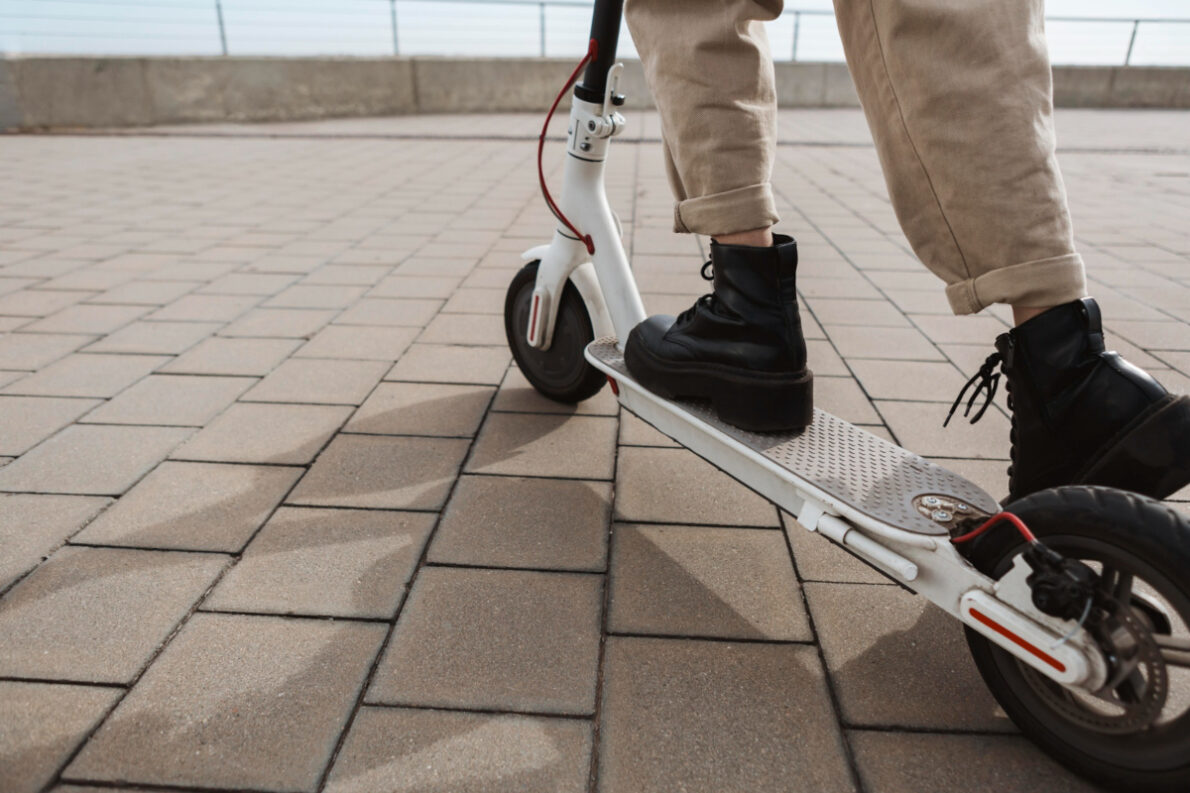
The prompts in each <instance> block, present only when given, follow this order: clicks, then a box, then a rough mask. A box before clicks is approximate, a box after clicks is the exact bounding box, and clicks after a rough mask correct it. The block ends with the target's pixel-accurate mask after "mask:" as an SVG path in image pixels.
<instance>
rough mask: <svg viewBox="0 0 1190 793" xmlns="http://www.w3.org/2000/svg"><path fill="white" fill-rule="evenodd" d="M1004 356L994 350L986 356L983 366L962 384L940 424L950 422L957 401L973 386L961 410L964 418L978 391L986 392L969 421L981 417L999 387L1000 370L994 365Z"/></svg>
mask: <svg viewBox="0 0 1190 793" xmlns="http://www.w3.org/2000/svg"><path fill="white" fill-rule="evenodd" d="M1003 360H1004V358H1003V356H1002V355H1000V353H999V352H994V353H992V354H991V355H989V356H988V357H987V360H986V361H984V362H983V366H981V367H979V371H978V372H976V373H975V374H974V375H973V376H972V377H971V379H970V380H968V381H967V384H966V385H964V386H963V390H962V391H960V392H959V395H958V396H957V397H955V400H954V404H953V405H951V406H950V412H949V413H947V414H946V421H943V422H942V426H943V427H945V426H946V425H948V424H950V419H951V417H952V416H954V412H955V411H956V410H958V409H959V403H960V402H962V401H963V397H964V396H966V394H967V389H969V388H970V387H971V386H975V390H974V391H972V392H971V398H970V399H969V400H967V407H966V409H965V410H963V416H964V418H965V417H966V416H968V415H969V414H970V413H971V408H972V407H974V405H975V400H976V399H978V398H979V394H980V392H986V393H987V397H986V398H985V400H984V403H983V406H982V407H980V408H979V410H978V411H977V412H976V413H975V415H974V416H972V417H971V423H972V424H974V423H975V422H977V421H979V420H980V419H981V418H983V414H984V413H987V412H988V408H989V407H991V405H992V399H994V398H995V396H996V389H997V388H999V387H1000V372H998V371H997V370H996V367H997V366H998V365H999V364H1000V362H1001V361H1003Z"/></svg>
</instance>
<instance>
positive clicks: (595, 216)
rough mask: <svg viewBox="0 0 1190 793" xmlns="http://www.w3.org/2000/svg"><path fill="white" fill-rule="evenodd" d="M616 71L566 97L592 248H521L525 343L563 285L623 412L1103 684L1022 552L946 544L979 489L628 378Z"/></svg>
mask: <svg viewBox="0 0 1190 793" xmlns="http://www.w3.org/2000/svg"><path fill="white" fill-rule="evenodd" d="M621 68H622V66H621V65H620V64H616V66H614V67H613V68H612V69H611V71H610V73H609V75H608V81H607V85H608V88H607V91H606V94H605V97H604V101H603V103H602V105H597V104H594V103H591V102H584V101H581V100H579V99H577V98H575V99H574V100H573V104H572V107H571V111H570V122H569V128H568V137H567V146H566V150H567V160H566V164H565V168H564V173H563V187H562V193H561V200H560V201H559V207H560V209H561V210H562V212H563V214H564V215H565V216H566V217H568V218H569V219H570V220H571V222H572V223H573V224H574V225H575V226H576V227H577V228H578V229H580V230H581V231H582V233H584V234H587V235H590V238H591V240H592V242H593V243H594V253H593V254H588V252H587V248H586V245H585V244H584V243H583V242H582V241H580V240H578V239H576V238H575V237H574V236H573V234H571V233H570V232H569V231H568V230H565V229H563V228H561V227H559V230H556V231H555V233H554V238H553V240H552V241H551V242H550V243H549V244H548V245H542V246H538V247H535V248H532V249H530V250H528V251H526V252H525V253H524V254H523V257H524V258H525V259H526V260H533V259H537V260H540V265H539V267H538V271H537V282H536V287H535V289H534V292H533V301H534V305H533V309H532V312H531V320H530V326H529V327H528V328H526V329H525V332H526V334H527V339H528V341H529V344H530V345H531V346H533V347H536V348H539V349H543V350H544V349H548V348H549V345H550V342H551V339H552V334H553V330H554V325H555V321H556V319H557V313H558V306H559V303H560V299H561V294H562V289H563V288H564V287H565V285H566V281H567V280H570V281H571V282H572V283H574V285H575V286H576V287H577V289H578V291H579V294H580V295H581V296H582V298H583V301H584V302H585V304H586V307H587V311H588V314H589V316H590V319H591V324H592V328H593V329H594V332H595V337H596V341H595V342H594V343H592V344H591V345H590V346H589V347H588V348H587V350H586V358H587V360H588V361H589V362H590V363H591V364H592V365H593V366H595V367H596V368H598V369H599V370H601V371H602V372H604V373H605V374H606V375H607V376H608V379H609V381H610V382H611V385H612V388H613V389H614V390H615V392H616V394H617V396H618V398H619V401H620V404H622V405H623V406H624V407H625V408H626V409H627V410H629V411H631V412H632V413H634V414H635V415H637V416H639V417H640V418H641V419H643V420H644V421H646V422H648V423H649V424H651V425H652V426H654V427H656V428H657V429H658V430H660V431H661V432H663V433H665V434H666V435H668V436H669V437H671V438H673V439H674V440H676V441H678V442H679V443H681V444H682V445H683V446H685V447H687V448H688V449H690V450H691V451H693V452H694V453H695V454H697V455H699V456H700V457H702V458H703V459H705V460H707V461H708V462H710V463H711V464H712V465H714V466H716V467H718V468H719V469H721V470H723V471H725V472H726V473H727V474H729V475H730V476H732V477H733V478H735V479H737V480H738V481H739V482H741V483H742V484H744V485H745V486H747V487H749V488H751V489H752V490H754V491H756V492H757V493H759V494H760V495H762V496H764V497H765V498H768V499H769V500H771V501H773V502H774V503H776V504H777V505H778V506H779V507H781V508H782V509H784V510H786V511H788V512H790V513H791V514H794V515H796V516H797V519H798V522H799V523H800V524H801V525H802V526H803V527H804V528H805V529H806V530H808V531H812V532H817V533H818V534H821V535H825V536H826V537H828V538H829V539H831V540H833V541H834V542H836V543H839V544H841V545H843V546H844V547H845V548H847V549H848V550H849V551H851V552H852V553H853V554H854V555H856V556H857V557H859V558H860V559H862V560H863V561H865V562H867V563H868V564H869V565H871V566H873V567H875V568H876V569H878V570H880V571H882V572H883V573H885V574H886V575H888V576H890V577H892V578H893V579H894V580H895V581H897V582H898V583H900V584H902V585H903V586H905V587H906V588H908V589H910V590H912V591H914V592H917V593H919V594H921V595H923V596H924V597H926V598H928V599H929V600H930V601H931V602H932V603H934V604H935V605H937V606H939V607H940V608H942V609H944V610H945V611H947V612H949V613H950V614H952V615H954V616H955V617H957V618H958V619H959V620H961V621H962V622H963V623H964V624H966V625H967V626H969V627H971V628H972V629H974V630H976V631H978V632H979V633H981V634H983V635H984V636H986V637H987V638H988V639H990V640H991V641H993V642H995V643H996V644H997V645H999V646H1000V647H1002V648H1004V649H1005V650H1007V651H1008V652H1010V653H1012V654H1013V655H1014V656H1016V657H1017V658H1019V659H1021V660H1022V661H1023V662H1025V663H1027V664H1029V665H1030V666H1032V667H1033V668H1035V669H1037V670H1038V671H1040V672H1042V673H1043V674H1045V675H1047V676H1048V677H1050V678H1052V679H1053V680H1055V681H1057V682H1059V683H1061V684H1063V685H1066V686H1071V687H1075V688H1080V689H1084V690H1086V691H1095V690H1096V689H1098V688H1100V687H1101V686H1103V685H1104V683H1105V680H1106V675H1107V664H1106V662H1105V661H1104V659H1103V656H1102V653H1101V651H1100V650H1099V649H1098V648H1097V646H1096V644H1095V642H1094V640H1093V639H1092V638H1091V637H1090V635H1089V634H1087V632H1086V631H1085V630H1083V629H1082V628H1081V627H1080V626H1079V625H1078V624H1077V623H1075V622H1072V621H1065V620H1060V619H1057V618H1054V617H1050V616H1047V615H1045V614H1043V613H1041V612H1040V611H1039V610H1038V609H1037V608H1036V607H1035V606H1034V605H1033V602H1032V599H1031V597H1030V590H1029V587H1028V585H1027V584H1026V583H1025V577H1026V575H1027V574H1028V572H1029V570H1028V567H1027V565H1025V563H1024V562H1023V561H1022V560H1021V559H1020V558H1019V557H1018V558H1017V560H1016V564H1015V567H1014V568H1013V569H1012V570H1011V571H1010V572H1009V573H1007V574H1006V575H1005V576H1003V577H1002V578H1001V579H1000V580H999V581H994V580H992V579H990V578H988V577H987V576H985V575H984V574H983V573H981V572H979V571H978V570H976V569H975V568H974V567H973V566H972V565H971V564H970V563H968V562H967V561H966V560H965V559H964V558H963V557H962V556H961V555H960V554H959V553H958V552H957V551H956V549H955V547H954V546H953V545H952V543H951V542H950V537H949V532H948V527H949V526H950V525H953V521H954V520H955V519H956V518H961V517H964V516H968V515H980V514H984V515H990V514H992V513H995V512H998V511H999V505H998V504H997V502H996V500H995V499H994V498H992V497H991V496H990V495H988V494H987V493H985V492H984V491H983V490H981V489H980V488H979V487H978V486H977V485H975V484H973V483H971V482H969V481H967V480H965V479H963V478H962V477H960V476H958V475H957V474H954V473H952V472H950V471H947V470H946V469H943V468H941V467H940V466H937V465H935V464H933V463H930V462H928V461H927V460H925V459H923V458H921V457H918V456H917V455H914V454H912V453H910V452H908V451H906V450H905V449H902V448H901V447H899V446H896V445H894V444H891V443H889V442H887V441H885V440H883V439H881V438H879V437H877V436H875V435H872V434H871V433H868V432H866V431H864V430H862V429H859V428H858V427H855V426H853V425H851V424H849V423H847V422H845V421H842V420H841V419H838V418H836V417H834V416H831V415H830V414H827V413H825V412H823V411H818V410H816V411H815V419H814V422H813V424H811V426H810V427H808V428H807V429H806V430H805V431H804V432H802V433H800V434H789V435H782V434H757V433H750V432H746V431H743V430H739V429H737V428H735V427H732V426H730V425H728V424H725V423H723V422H721V421H719V420H718V419H717V418H716V416H715V415H714V413H713V412H712V411H710V410H707V409H705V408H704V407H702V406H700V405H696V404H693V403H685V402H673V401H669V400H665V399H661V398H660V397H658V396H656V395H655V394H653V393H651V392H650V391H648V390H646V389H645V388H643V387H642V386H640V385H639V384H638V383H636V381H635V380H634V379H633V378H632V376H631V374H629V372H628V370H627V369H626V368H625V366H624V363H623V355H622V353H623V342H622V340H623V339H626V338H627V337H628V333H629V331H630V330H631V329H632V328H633V327H635V326H636V325H637V324H638V323H639V322H641V321H642V320H644V319H645V317H646V314H645V310H644V306H643V304H642V302H641V298H640V293H639V291H638V290H637V287H636V282H635V280H634V278H633V275H632V269H631V267H630V265H629V263H628V259H627V256H626V254H625V252H624V248H623V245H622V244H621V233H620V227H619V224H618V222H617V221H616V218H615V216H614V214H613V213H612V211H611V208H610V206H609V205H608V201H607V195H606V191H605V189H604V181H603V166H604V161H605V159H606V157H607V151H608V148H609V145H610V142H611V138H612V137H613V136H614V135H616V134H618V133H619V132H620V131H621V130H622V129H623V127H624V119H623V117H622V116H621V115H620V114H619V113H618V112H616V110H615V108H614V106H613V104H612V102H611V98H612V97H613V96H614V94H615V88H616V84H617V80H618V76H619V71H620V69H621Z"/></svg>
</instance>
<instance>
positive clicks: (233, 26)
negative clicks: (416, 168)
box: [0, 0, 1190, 65]
mask: <svg viewBox="0 0 1190 793" xmlns="http://www.w3.org/2000/svg"><path fill="white" fill-rule="evenodd" d="M394 5H395V9H396V18H397V24H396V28H397V32H396V41H395V42H394V35H393V22H392V15H393V7H394ZM220 6H221V9H222V15H223V22H224V26H223V29H224V34H225V38H226V42H227V49H228V52H229V53H230V54H232V55H304V54H311V55H313V54H334V55H340V54H341V55H390V54H393V52H394V44H395V45H396V51H397V52H398V53H399V54H401V55H496V56H520V57H524V56H537V55H541V54H543V52H542V51H543V49H544V54H546V55H548V56H551V57H570V56H574V57H576V58H577V57H579V56H581V54H582V53H583V51H584V50H585V41H586V36H587V30H588V28H589V26H590V7H591V0H546V2H545V5H544V10H543V6H542V4H541V3H539V2H538V1H537V0H449V1H447V0H395V3H394V2H393V0H0V52H4V53H14V54H15V53H29V54H32V53H39V54H40V53H63V54H66V53H91V54H117V55H132V54H150V55H218V54H220V53H221V52H222V42H221V39H220V32H219V30H220V29H219V20H218V12H217V7H220ZM830 8H831V4H830V2H829V0H787V2H786V13H785V15H783V16H782V17H781V18H780V19H779V20H777V21H775V22H772V23H769V25H768V28H769V38H770V41H771V42H772V50H773V57H774V58H775V59H777V60H789V59H790V58H791V57H792V56H793V54H794V53H793V49H794V29H795V15H794V14H793V13H792V12H794V11H795V10H800V11H807V12H810V13H806V14H803V15H801V16H800V19H799V20H798V23H797V30H798V34H797V59H798V60H842V58H843V52H842V47H841V45H840V44H839V36H838V33H837V31H836V30H835V27H834V19H833V17H832V16H831V15H830V13H829V9H830ZM813 12H818V13H813ZM823 12H826V13H823ZM1046 13H1047V16H1049V17H1051V19H1050V20H1049V21H1048V22H1047V25H1046V31H1047V35H1048V37H1049V42H1050V54H1051V59H1052V60H1053V62H1054V63H1060V64H1120V63H1123V62H1124V58H1125V54H1126V53H1127V50H1128V45H1129V40H1130V39H1131V37H1132V32H1133V24H1132V22H1130V21H1123V22H1111V21H1091V22H1075V21H1062V20H1060V19H1053V18H1054V17H1063V16H1079V17H1096V18H1099V19H1104V18H1125V19H1127V20H1132V19H1136V18H1159V19H1185V20H1187V22H1186V23H1182V24H1174V23H1164V22H1142V23H1141V24H1140V25H1139V27H1137V29H1136V40H1135V44H1134V46H1133V51H1132V58H1131V63H1133V64H1134V65H1190V2H1188V0H1050V2H1049V3H1048V4H1047V10H1046ZM543 20H544V35H543V31H542V22H543ZM621 42H622V45H621V50H620V53H621V55H622V56H624V57H634V55H635V50H634V49H633V48H632V44H631V39H630V37H629V36H628V35H627V33H624V34H623V35H622V37H621Z"/></svg>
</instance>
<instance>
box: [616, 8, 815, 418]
mask: <svg viewBox="0 0 1190 793" xmlns="http://www.w3.org/2000/svg"><path fill="white" fill-rule="evenodd" d="M780 13H781V0H628V3H627V7H626V16H627V20H628V26H629V28H630V29H631V30H632V37H633V39H634V40H635V42H636V46H637V50H638V51H639V52H640V56H641V61H642V62H643V64H644V68H645V77H646V79H647V80H648V82H649V86H650V88H651V89H652V91H653V98H654V100H655V102H656V105H657V109H658V111H659V113H660V116H661V128H662V135H663V137H664V139H665V154H666V164H667V167H668V172H669V178H670V183H671V186H672V188H673V192H674V197H675V199H676V206H675V210H674V229H675V231H679V232H683V231H685V232H695V233H699V234H704V235H707V236H709V237H711V238H712V244H711V264H712V266H713V272H714V275H713V280H714V292H713V294H712V295H711V296H709V297H705V298H702V299H700V300H698V301H697V302H696V303H695V304H694V305H693V306H692V307H691V308H690V309H689V310H687V311H684V312H682V314H681V315H679V316H678V317H677V318H674V317H670V316H665V315H660V316H654V317H650V318H649V319H648V320H646V321H645V322H642V323H641V324H640V325H638V326H637V327H636V328H635V329H633V331H632V333H631V334H629V336H628V339H627V341H626V343H625V348H624V358H625V362H626V363H627V365H628V368H629V370H630V371H631V372H632V374H633V376H634V377H636V378H637V379H638V380H639V381H640V382H641V384H642V385H644V386H645V387H647V388H649V389H651V390H652V391H654V392H656V393H658V394H660V395H662V396H664V397H701V398H707V399H710V400H711V401H712V403H713V404H714V405H715V409H716V410H717V411H718V413H719V416H720V417H721V418H722V419H724V420H725V421H728V422H731V423H733V424H736V425H738V426H741V427H745V428H747V429H753V430H777V429H794V428H798V427H802V426H805V425H806V424H807V423H809V421H810V419H811V417H812V415H813V400H812V394H811V390H812V382H813V377H812V375H811V374H810V372H809V371H808V370H807V369H806V345H805V341H804V339H803V338H802V332H801V323H800V319H799V317H798V310H797V296H796V290H795V284H794V280H795V274H796V268H797V246H796V244H795V243H794V241H793V240H792V239H790V238H789V237H785V236H782V235H775V236H774V235H773V234H772V231H771V228H772V226H773V225H774V224H775V223H776V222H777V212H776V207H775V205H774V201H773V193H772V188H771V187H770V185H769V178H770V175H771V173H772V163H773V156H774V153H775V146H776V117H777V99H776V90H775V88H774V79H773V64H772V60H771V57H770V55H769V49H768V42H767V40H766V38H765V34H764V28H763V26H762V21H763V20H768V19H775V18H776V17H777V16H778V15H779V14H780ZM703 272H704V275H706V269H705V268H704V270H703Z"/></svg>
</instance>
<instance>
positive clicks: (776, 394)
mask: <svg viewBox="0 0 1190 793" xmlns="http://www.w3.org/2000/svg"><path fill="white" fill-rule="evenodd" d="M773 242H774V244H773V246H772V247H771V248H758V247H752V246H749V245H719V244H718V243H715V242H712V243H711V261H709V262H707V264H706V265H704V266H703V277H704V278H707V279H708V280H713V281H714V293H713V294H710V295H703V296H702V297H700V298H699V299H698V301H697V302H696V303H695V304H694V305H693V306H691V307H690V308H689V309H687V310H686V311H683V312H682V313H681V314H680V315H679V316H678V317H677V318H676V319H675V318H674V317H670V316H666V315H657V316H653V317H649V318H648V319H646V320H645V321H644V322H642V323H640V324H639V325H637V326H636V327H635V328H633V329H632V332H631V333H630V334H629V335H628V342H627V344H625V346H624V362H625V363H626V364H627V366H628V371H630V372H631V373H632V376H633V377H635V378H636V379H637V380H638V381H639V382H640V383H641V385H643V386H645V388H648V389H649V390H650V391H652V392H653V393H655V394H658V395H660V396H662V397H664V398H666V399H709V400H710V401H711V403H712V405H713V406H714V408H715V412H716V413H717V414H718V415H719V418H720V419H722V420H723V421H726V422H727V423H729V424H734V425H735V426H737V427H741V428H743V429H746V430H751V431H754V432H768V431H776V430H797V429H801V428H803V427H805V426H806V425H808V424H809V423H810V421H811V420H812V419H813V417H814V400H813V381H814V376H813V375H812V374H811V372H810V370H809V369H807V368H806V342H805V339H804V338H803V337H802V323H801V318H800V317H799V316H798V309H797V293H796V291H795V276H796V274H797V243H796V242H794V241H793V238H792V237H787V236H784V235H781V234H774V235H773ZM708 266H710V267H711V268H713V271H714V274H713V276H708V275H707V267H708Z"/></svg>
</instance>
